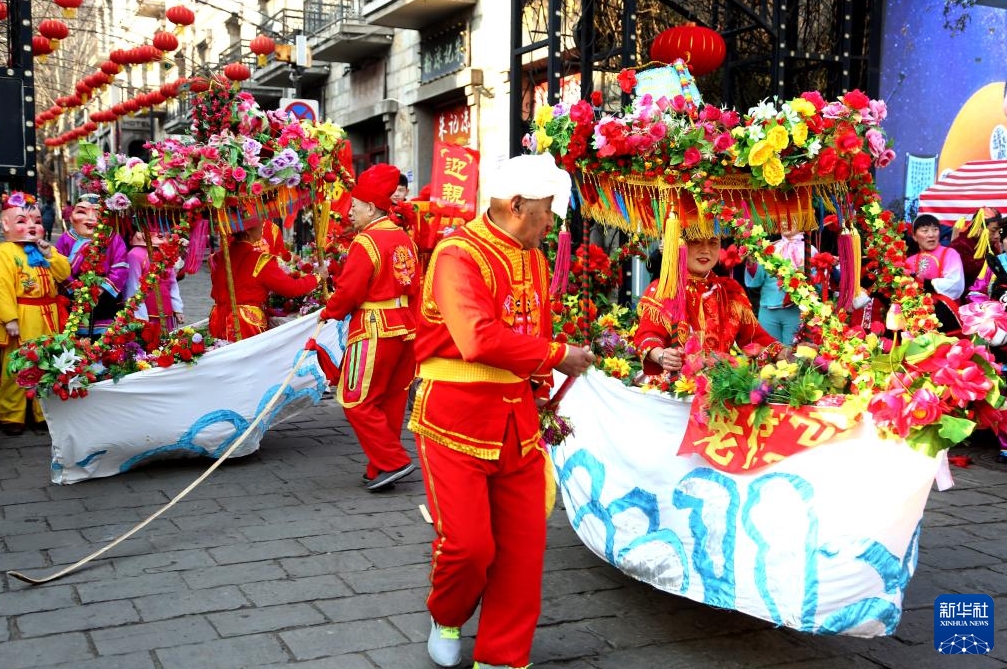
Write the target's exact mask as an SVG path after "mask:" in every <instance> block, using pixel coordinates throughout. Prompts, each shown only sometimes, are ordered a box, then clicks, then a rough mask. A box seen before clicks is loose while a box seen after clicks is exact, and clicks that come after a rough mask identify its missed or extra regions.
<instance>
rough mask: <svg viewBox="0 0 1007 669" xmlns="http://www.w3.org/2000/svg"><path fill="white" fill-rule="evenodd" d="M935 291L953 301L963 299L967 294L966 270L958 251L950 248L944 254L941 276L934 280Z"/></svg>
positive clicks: (932, 281)
mask: <svg viewBox="0 0 1007 669" xmlns="http://www.w3.org/2000/svg"><path fill="white" fill-rule="evenodd" d="M930 283H932V284H933V286H934V290H935V291H937V292H938V293H940V294H941V295H944V296H945V297H949V298H951V299H952V300H958V299H959V298H961V296H962V293H964V292H965V270H964V269H963V268H962V257H961V256H960V255H958V251H955V250H954V249H951V248H949V249H948V250H947V251H945V252H944V258H943V260H942V262H941V275H940V276H939V277H937V278H936V279H932V280H931V281H930Z"/></svg>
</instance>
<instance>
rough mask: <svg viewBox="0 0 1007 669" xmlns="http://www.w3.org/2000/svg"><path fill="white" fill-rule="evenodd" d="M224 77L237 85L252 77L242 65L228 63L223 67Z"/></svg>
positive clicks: (246, 67) (250, 72) (245, 66)
mask: <svg viewBox="0 0 1007 669" xmlns="http://www.w3.org/2000/svg"><path fill="white" fill-rule="evenodd" d="M224 76H225V77H227V78H228V79H230V80H231V81H233V82H235V83H238V82H242V81H245V80H246V79H248V78H249V77H251V76H252V71H251V70H249V69H248V66H247V65H245V64H244V63H228V64H227V65H225V66H224Z"/></svg>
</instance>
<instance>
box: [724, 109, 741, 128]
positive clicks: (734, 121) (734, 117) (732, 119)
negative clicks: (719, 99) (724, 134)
mask: <svg viewBox="0 0 1007 669" xmlns="http://www.w3.org/2000/svg"><path fill="white" fill-rule="evenodd" d="M720 122H721V123H723V124H724V127H725V128H727V129H728V130H730V129H731V128H733V127H735V126H737V125H738V124H739V123H741V115H740V114H738V112H736V111H735V110H733V109H728V110H727V111H725V112H724V113H722V114H721V115H720Z"/></svg>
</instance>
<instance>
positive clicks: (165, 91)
mask: <svg viewBox="0 0 1007 669" xmlns="http://www.w3.org/2000/svg"><path fill="white" fill-rule="evenodd" d="M182 83H183V82H182V80H181V79H176V80H175V81H169V82H168V83H166V84H163V85H162V86H161V88H160V89H159V92H160V93H161V96H162V97H163V98H165V99H168V98H173V97H175V96H176V95H178V87H179V86H181V85H182Z"/></svg>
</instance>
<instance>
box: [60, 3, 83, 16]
mask: <svg viewBox="0 0 1007 669" xmlns="http://www.w3.org/2000/svg"><path fill="white" fill-rule="evenodd" d="M55 2H56V5H57V6H58V7H60V8H62V9H63V18H64V19H72V18H76V16H77V8H78V7H80V6H81V5H82V4H84V0H55Z"/></svg>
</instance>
